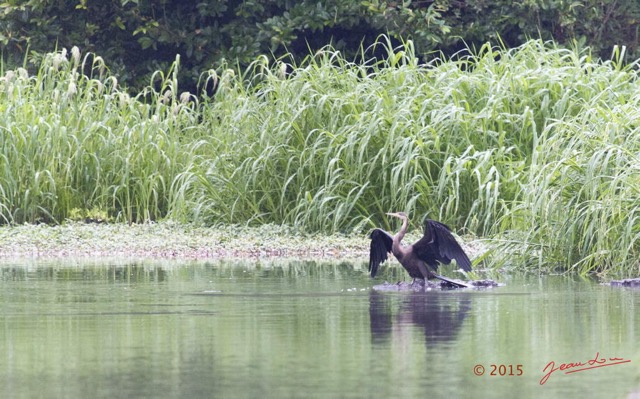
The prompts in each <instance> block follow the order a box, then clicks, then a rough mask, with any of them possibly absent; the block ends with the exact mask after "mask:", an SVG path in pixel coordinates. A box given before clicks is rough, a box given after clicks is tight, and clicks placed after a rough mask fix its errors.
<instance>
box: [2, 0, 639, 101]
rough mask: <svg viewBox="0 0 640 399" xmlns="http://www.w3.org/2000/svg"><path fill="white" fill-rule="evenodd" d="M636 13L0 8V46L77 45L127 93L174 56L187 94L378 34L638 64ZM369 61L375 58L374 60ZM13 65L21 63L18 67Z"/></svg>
mask: <svg viewBox="0 0 640 399" xmlns="http://www.w3.org/2000/svg"><path fill="white" fill-rule="evenodd" d="M639 26H640V5H639V4H638V2H637V1H635V0H575V1H565V0H527V1H518V2H513V1H510V0H496V1H486V0H467V1H451V0H428V1H401V2H400V1H393V2H386V1H379V0H367V1H359V0H349V1H340V0H324V1H306V0H305V1H295V2H294V1H289V0H269V1H267V0H243V1H237V0H215V1H214V0H200V1H198V2H195V1H182V0H159V1H139V0H109V1H87V0H73V1H49V0H30V1H28V2H25V1H22V0H6V1H5V2H4V3H2V5H1V12H0V43H2V45H3V56H4V58H5V61H7V62H8V65H10V66H11V67H13V66H18V65H22V63H23V60H24V59H25V55H26V54H27V53H29V57H30V58H29V61H30V63H31V64H30V65H34V66H37V65H39V63H40V60H41V58H42V56H43V54H44V53H46V52H50V51H52V50H54V46H57V48H63V47H64V48H71V47H72V46H79V47H80V48H81V49H82V50H83V51H84V52H95V53H97V54H100V55H101V56H102V57H104V58H105V59H106V60H107V63H108V64H109V66H110V67H111V68H112V73H113V74H114V75H115V76H117V77H118V79H119V80H120V82H126V83H127V84H128V85H130V86H133V87H135V88H137V89H141V88H142V87H144V86H146V85H147V84H148V81H149V80H148V79H149V76H150V75H151V74H153V72H154V71H156V70H167V69H168V68H169V67H170V65H171V64H172V63H173V61H174V60H175V57H176V54H180V56H181V60H182V62H181V69H180V71H179V73H180V76H179V79H180V81H181V82H182V85H183V87H184V88H187V89H189V90H190V91H192V92H193V91H194V90H195V89H194V87H195V85H196V82H198V79H199V77H200V74H201V73H202V72H203V71H206V70H208V69H210V68H218V67H220V66H221V65H225V64H231V65H234V64H236V63H240V65H243V66H246V65H247V64H249V63H251V62H252V61H253V60H254V59H255V58H256V57H257V56H258V55H260V54H274V55H275V56H276V58H277V57H279V56H282V55H284V54H292V55H293V56H294V57H295V58H296V59H297V60H298V61H299V60H301V59H302V58H304V57H305V56H306V55H307V54H308V53H309V49H311V50H312V51H315V50H318V49H320V48H322V47H324V46H325V45H326V44H328V43H331V44H332V46H333V48H335V49H336V50H339V51H341V52H342V54H343V55H344V56H345V57H346V58H347V59H352V57H355V56H357V55H359V51H360V45H361V43H364V45H365V47H366V46H368V45H369V44H371V43H374V42H375V40H376V38H377V37H378V36H379V35H380V34H387V35H389V37H392V38H394V40H396V41H395V42H394V44H400V42H401V41H403V40H407V39H410V40H412V41H413V43H414V44H415V48H416V51H417V53H416V55H418V56H419V57H422V58H423V59H427V58H429V54H430V53H431V52H433V51H435V50H443V51H445V52H449V53H451V52H453V51H456V50H460V49H462V50H464V49H466V48H467V47H473V46H474V45H475V46H477V47H480V46H481V45H482V44H483V43H485V42H486V41H488V40H491V41H495V40H496V39H497V38H500V40H502V41H503V42H504V43H505V44H508V45H509V46H517V45H519V44H521V43H524V42H525V41H526V40H527V39H528V38H531V37H533V38H538V37H540V38H542V39H543V40H549V39H554V40H555V41H556V42H558V43H560V44H571V43H573V41H577V42H578V43H580V45H581V46H584V45H589V46H590V47H591V48H592V50H593V51H594V52H595V53H596V54H598V55H600V56H602V57H603V58H608V57H609V56H610V52H611V48H612V46H613V45H618V46H626V47H627V52H628V54H629V55H630V56H631V57H632V58H633V57H637V56H638V55H639V54H638V53H637V48H638V40H639V32H638V27H639ZM378 55H380V56H384V53H379V54H378ZM23 66H24V65H23Z"/></svg>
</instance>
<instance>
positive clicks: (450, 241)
mask: <svg viewBox="0 0 640 399" xmlns="http://www.w3.org/2000/svg"><path fill="white" fill-rule="evenodd" d="M387 215H389V216H395V217H397V218H400V219H402V227H401V228H400V231H398V233H397V234H396V235H394V236H392V235H391V234H389V233H387V232H386V231H384V230H382V229H374V230H373V231H372V232H371V251H370V253H369V271H370V272H371V277H375V275H376V272H377V271H378V267H379V266H380V264H381V263H383V262H384V261H386V260H387V257H388V255H389V252H391V253H393V256H395V257H396V259H397V260H398V262H400V264H401V265H402V267H404V269H405V270H406V271H407V272H408V273H409V276H411V277H413V279H414V281H415V279H433V278H437V279H439V280H442V281H446V282H447V283H449V284H452V285H455V286H457V287H467V285H465V284H461V283H459V282H456V281H453V280H450V279H448V278H446V277H443V276H439V275H437V274H436V270H438V263H443V264H445V265H448V264H449V263H451V260H452V259H454V260H455V261H456V263H457V264H458V266H460V268H462V270H464V271H467V272H469V271H471V261H470V260H469V257H467V254H465V253H464V250H463V249H462V247H460V244H458V242H457V241H456V239H455V238H454V237H453V235H451V229H449V227H448V226H447V225H445V224H442V223H440V222H436V221H435V220H431V219H425V221H424V236H423V237H422V238H421V239H420V240H418V241H417V242H415V243H414V244H413V245H408V246H402V245H401V241H402V239H403V238H404V235H405V234H406V233H407V228H408V227H409V217H408V216H407V214H405V213H404V212H398V213H387Z"/></svg>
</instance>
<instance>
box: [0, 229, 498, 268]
mask: <svg viewBox="0 0 640 399" xmlns="http://www.w3.org/2000/svg"><path fill="white" fill-rule="evenodd" d="M418 233H419V232H417V231H416V232H413V234H418ZM417 238H418V236H417V235H416V236H413V235H412V236H408V237H407V239H406V242H412V240H415V239H417ZM463 245H464V248H465V250H466V251H467V253H468V254H469V256H470V257H471V259H474V258H475V257H477V256H480V255H481V254H482V253H484V251H485V250H486V249H485V248H483V246H482V245H481V243H480V242H478V241H472V240H467V241H465V242H464V243H463ZM104 256H108V257H127V258H140V259H209V258H211V259H215V258H252V257H259V258H262V257H282V258H287V257H295V258H361V259H362V260H363V261H366V260H367V259H368V256H369V238H368V236H367V235H340V234H332V235H319V234H318V235H315V234H314V235H308V234H306V235H305V234H300V233H297V232H295V231H294V230H293V229H291V228H288V227H285V226H274V225H264V226H260V227H239V226H222V227H194V226H190V225H185V224H178V223H172V222H161V223H145V224H132V225H127V224H107V223H80V222H68V223H64V224H62V225H56V226H49V225H26V224H25V225H19V226H12V227H1V228H0V257H4V258H9V257H36V258H60V257H74V258H77V257H88V258H91V257H104Z"/></svg>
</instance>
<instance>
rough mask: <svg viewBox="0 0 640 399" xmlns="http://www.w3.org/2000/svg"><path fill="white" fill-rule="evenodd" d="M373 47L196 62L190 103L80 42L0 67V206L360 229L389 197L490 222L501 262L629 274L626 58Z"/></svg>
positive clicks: (533, 48) (41, 215) (169, 78)
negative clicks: (439, 53)
mask: <svg viewBox="0 0 640 399" xmlns="http://www.w3.org/2000/svg"><path fill="white" fill-rule="evenodd" d="M377 45H378V46H380V48H384V49H385V51H387V52H388V56H387V57H385V58H386V61H375V62H373V61H372V62H370V63H365V64H354V63H350V62H347V61H346V60H345V59H344V58H343V57H342V56H341V55H340V53H338V52H335V51H333V50H332V49H330V48H327V49H325V50H324V51H321V52H319V53H317V54H314V55H313V56H310V57H308V58H306V59H305V61H304V62H302V63H301V64H299V65H292V64H286V63H285V62H284V61H281V62H278V63H275V64H273V65H270V64H269V63H268V59H267V58H266V57H261V58H258V59H257V60H256V61H255V62H254V63H252V64H251V66H250V67H249V68H247V69H246V70H243V71H238V70H233V69H224V70H221V71H220V72H219V73H216V72H214V71H209V72H208V73H207V74H205V75H203V76H202V77H201V79H202V80H203V82H208V83H207V84H208V85H215V87H216V89H217V90H216V95H215V97H213V98H212V97H207V96H204V97H202V98H203V99H202V100H199V99H198V98H197V97H196V96H193V95H192V94H189V93H186V92H181V91H180V89H179V87H178V85H177V82H176V74H177V70H178V68H179V62H178V61H176V62H175V63H174V65H173V67H172V69H171V70H170V71H168V72H167V73H166V74H163V73H162V72H157V73H156V75H155V78H154V79H155V80H154V83H153V84H150V85H149V87H148V88H147V89H145V90H144V91H142V92H141V93H140V94H139V95H138V97H137V98H136V97H131V96H129V95H128V94H127V93H126V92H124V91H122V90H121V89H120V86H119V85H118V82H117V80H116V79H115V78H114V77H112V76H109V75H108V73H107V72H106V69H105V65H104V63H103V61H102V59H101V58H100V57H97V56H94V55H92V54H87V55H85V56H82V55H81V54H80V53H79V51H78V50H77V49H76V48H74V49H72V50H71V51H70V52H69V53H67V52H66V51H62V52H58V53H53V54H49V55H47V56H46V57H45V58H44V60H43V63H42V65H41V66H40V69H39V71H38V73H37V74H32V75H29V74H28V72H27V71H26V70H24V69H17V70H12V71H8V72H7V73H6V74H5V76H4V77H2V78H1V79H0V97H1V98H0V222H1V223H5V224H7V223H24V222H31V223H34V222H62V221H63V220H65V219H66V218H72V219H83V218H89V219H100V218H102V219H107V220H112V221H126V222H143V221H148V220H158V219H167V218H168V219H172V220H176V221H179V222H194V223H204V224H220V223H224V224H229V223H240V224H245V223H247V224H253V225H255V224H263V223H276V224H280V223H283V224H286V225H289V226H292V227H294V228H296V229H299V230H301V231H307V232H313V231H316V232H317V231H320V232H327V233H328V232H347V233H351V232H358V233H360V232H364V231H366V230H367V229H368V228H370V227H371V226H372V225H384V224H385V223H386V220H385V218H384V216H383V215H384V212H387V211H391V210H404V211H406V212H408V213H410V214H411V215H413V216H414V218H415V219H416V220H417V219H418V218H419V217H421V216H422V215H425V214H428V215H430V216H431V217H433V218H437V219H440V220H443V221H444V222H446V223H449V224H451V225H452V226H455V227H456V228H457V230H458V232H472V233H475V234H478V235H482V236H490V237H495V238H497V239H498V240H499V241H500V242H501V243H502V247H501V249H502V250H501V251H499V253H504V254H506V256H508V257H509V260H510V261H514V260H516V259H517V257H519V256H521V257H522V260H523V261H524V262H525V263H526V264H528V265H532V266H540V267H548V266H552V267H561V268H563V269H573V270H577V271H580V272H588V271H604V270H606V271H614V272H618V273H620V272H622V271H624V272H625V273H629V274H633V273H638V259H640V253H639V250H640V240H639V239H640V206H639V205H638V204H640V198H639V197H640V160H639V159H638V154H640V130H639V129H640V112H639V111H638V109H639V106H640V105H639V104H640V83H639V81H638V76H637V72H636V65H635V64H632V65H628V66H623V65H622V63H621V62H619V60H620V59H622V57H623V55H622V54H620V53H619V52H616V53H615V57H614V59H613V60H611V61H605V62H602V61H599V60H596V59H593V58H592V56H591V54H590V53H589V52H588V51H587V50H582V51H578V50H575V51H572V50H566V49H561V48H557V47H555V46H554V45H553V44H550V43H546V44H544V43H542V42H540V41H530V42H528V43H526V44H525V45H523V46H521V47H519V48H516V49H512V50H506V49H500V48H494V47H491V46H489V45H485V46H484V47H482V48H481V49H480V50H479V51H478V53H477V54H476V55H474V56H471V57H468V58H465V59H458V60H455V61H451V60H445V59H439V60H435V61H433V62H431V63H429V64H426V65H425V64H420V63H419V62H418V58H417V57H416V55H415V54H414V50H413V46H412V43H411V42H407V43H406V45H405V46H403V47H400V48H396V49H393V48H391V47H390V46H389V45H388V44H387V43H386V42H385V41H384V40H382V41H381V42H378V44H377ZM380 48H378V49H377V50H376V51H380ZM363 58H366V54H363ZM82 71H88V74H84V73H82ZM154 87H155V88H158V87H160V90H155V89H154ZM142 99H144V101H140V100H142Z"/></svg>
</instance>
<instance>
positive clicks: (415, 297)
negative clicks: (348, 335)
mask: <svg viewBox="0 0 640 399" xmlns="http://www.w3.org/2000/svg"><path fill="white" fill-rule="evenodd" d="M469 310H471V296H470V295H448V294H444V293H436V292H433V293H431V292H430V293H424V292H411V293H408V294H407V295H406V296H402V297H401V298H399V297H398V296H397V295H389V294H385V293H381V292H377V291H371V294H370V296H369V320H370V324H371V337H372V341H373V343H374V344H384V343H387V342H389V340H390V338H391V337H392V335H393V334H394V333H396V332H402V331H404V330H405V329H406V328H407V326H413V327H418V328H420V329H421V330H422V331H423V332H424V337H425V340H426V342H427V343H428V344H433V343H447V342H451V341H454V340H455V338H456V336H457V334H458V332H459V330H460V329H461V327H462V325H463V323H464V320H465V319H466V317H467V315H468V313H469Z"/></svg>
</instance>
